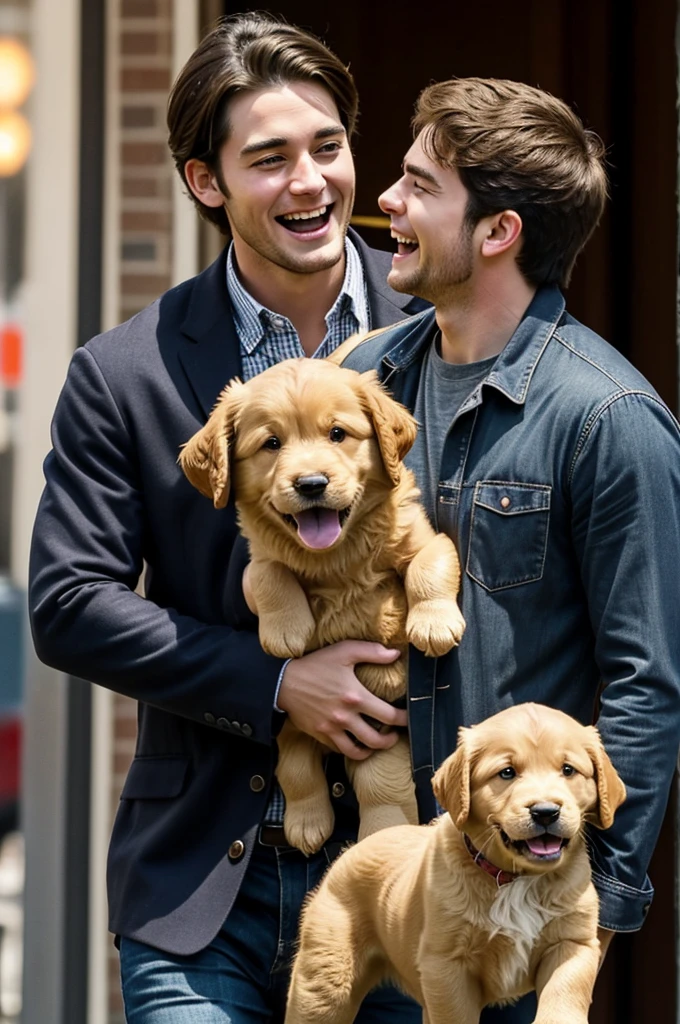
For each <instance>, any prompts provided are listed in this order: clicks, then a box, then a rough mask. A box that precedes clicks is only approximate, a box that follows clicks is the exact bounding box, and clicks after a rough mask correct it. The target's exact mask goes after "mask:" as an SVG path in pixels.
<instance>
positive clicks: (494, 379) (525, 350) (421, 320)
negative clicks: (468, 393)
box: [385, 286, 565, 405]
mask: <svg viewBox="0 0 680 1024" xmlns="http://www.w3.org/2000/svg"><path fill="white" fill-rule="evenodd" d="M564 310H565V301H564V296H563V295H562V293H561V292H560V290H559V288H557V287H556V286H550V287H545V288H539V290H538V291H537V292H536V294H535V295H534V297H533V299H532V301H531V303H530V304H529V306H528V308H527V310H526V312H525V314H524V316H523V317H522V320H521V321H520V323H519V324H518V326H517V329H516V330H515V333H514V334H513V335H512V337H511V338H510V341H509V342H508V343H507V345H506V346H505V348H504V349H503V350H502V352H501V353H500V355H499V356H498V359H497V360H496V362H495V363H494V365H493V369H492V370H491V372H490V373H489V375H488V376H487V377H485V378H484V384H485V385H487V384H488V385H491V386H492V387H495V388H496V389H497V390H498V391H502V392H503V394H505V395H507V397H508V398H510V399H511V400H512V401H513V402H516V403H517V404H518V405H523V404H524V402H525V401H526V396H527V391H528V389H529V384H530V382H531V378H532V376H533V372H534V370H535V369H536V365H537V363H538V360H539V359H540V357H541V355H542V354H543V350H544V349H545V346H546V345H547V344H548V342H549V341H550V339H551V337H552V336H553V334H554V333H555V330H556V328H557V325H558V323H559V322H560V320H561V319H562V316H563V315H564ZM436 329H437V323H436V320H435V311H434V310H433V309H427V310H425V311H424V312H423V313H419V314H418V315H417V316H414V317H410V318H409V319H408V320H406V321H404V323H403V324H397V326H396V327H394V328H392V330H393V331H394V333H395V334H396V336H397V338H398V340H397V343H396V345H394V346H393V348H392V349H390V351H389V352H387V354H386V355H385V362H386V364H387V366H388V367H390V368H391V369H393V370H394V369H396V370H404V369H406V368H407V367H408V366H409V365H410V364H411V363H412V362H414V360H416V359H418V358H419V357H420V358H422V355H423V348H424V347H425V346H426V345H429V344H430V343H431V341H432V338H433V336H434V331H436Z"/></svg>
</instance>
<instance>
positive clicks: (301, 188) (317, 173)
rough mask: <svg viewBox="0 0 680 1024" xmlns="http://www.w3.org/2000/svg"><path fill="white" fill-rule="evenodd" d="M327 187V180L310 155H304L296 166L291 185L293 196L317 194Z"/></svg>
mask: <svg viewBox="0 0 680 1024" xmlns="http://www.w3.org/2000/svg"><path fill="white" fill-rule="evenodd" d="M325 186H326V179H325V178H324V176H323V174H322V173H321V169H320V168H319V165H318V164H317V163H316V161H315V160H314V159H313V157H312V156H311V154H310V153H303V154H302V156H301V157H300V159H299V160H298V161H297V163H296V164H295V168H294V171H293V176H292V179H291V182H290V185H289V188H290V191H291V192H292V193H293V195H306V194H307V193H311V194H316V193H317V192H321V191H322V189H323V188H325Z"/></svg>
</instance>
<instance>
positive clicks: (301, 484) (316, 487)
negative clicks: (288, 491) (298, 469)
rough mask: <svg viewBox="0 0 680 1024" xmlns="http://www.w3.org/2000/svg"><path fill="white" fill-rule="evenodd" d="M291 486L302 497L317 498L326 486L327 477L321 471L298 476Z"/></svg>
mask: <svg viewBox="0 0 680 1024" xmlns="http://www.w3.org/2000/svg"><path fill="white" fill-rule="evenodd" d="M293 487H294V488H295V490H296V491H297V492H298V494H301V495H302V497H303V498H319V497H321V495H322V494H323V492H324V491H325V490H326V488H327V487H328V477H327V476H324V474H323V473H313V474H312V475H311V476H299V477H298V478H297V480H294V481H293Z"/></svg>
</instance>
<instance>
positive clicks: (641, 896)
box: [593, 871, 654, 932]
mask: <svg viewBox="0 0 680 1024" xmlns="http://www.w3.org/2000/svg"><path fill="white" fill-rule="evenodd" d="M593 884H594V886H595V888H596V889H597V895H598V896H599V898H600V927H601V928H608V929H609V930H610V931H614V932H636V931H638V930H639V929H640V928H642V925H643V924H644V920H645V917H646V916H647V912H648V910H649V908H650V907H651V905H652V900H653V899H654V888H653V886H652V884H651V882H650V881H649V878H647V877H646V876H645V888H644V889H633V888H632V887H631V886H630V885H624V883H623V882H619V881H618V879H616V878H612V877H611V875H601V874H600V873H599V872H598V871H593Z"/></svg>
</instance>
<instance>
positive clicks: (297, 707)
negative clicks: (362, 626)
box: [277, 640, 407, 761]
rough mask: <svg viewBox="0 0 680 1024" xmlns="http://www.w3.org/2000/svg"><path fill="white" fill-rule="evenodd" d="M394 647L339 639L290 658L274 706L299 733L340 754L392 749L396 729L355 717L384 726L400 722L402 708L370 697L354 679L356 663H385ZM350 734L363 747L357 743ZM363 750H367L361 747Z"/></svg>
mask: <svg viewBox="0 0 680 1024" xmlns="http://www.w3.org/2000/svg"><path fill="white" fill-rule="evenodd" d="M398 657H399V651H394V650H388V649H387V648H386V647H383V646H382V645H381V644H373V643H368V642H366V641H364V640H343V641H341V642H340V643H337V644H331V646H329V647H322V648H321V650H318V651H313V652H312V653H311V654H306V655H305V656H304V657H303V658H298V659H296V660H294V661H291V662H290V664H289V665H287V666H286V669H285V671H284V674H283V680H282V682H281V689H280V690H279V696H278V700H277V703H278V706H279V707H280V708H281V710H282V711H285V712H287V714H288V716H289V718H290V720H291V722H292V723H293V725H295V726H296V727H297V728H298V729H301V730H302V732H306V733H307V734H308V735H309V736H313V737H314V739H316V740H318V741H319V742H320V743H323V744H325V745H326V746H327V747H330V748H331V749H332V750H336V751H337V752H338V753H340V754H345V755H346V756H347V757H351V758H353V759H354V760H355V761H363V760H365V759H366V758H367V757H369V756H370V754H371V753H372V752H373V751H374V750H384V749H387V748H389V747H392V746H393V745H394V744H395V743H396V742H397V739H398V733H396V732H393V731H390V732H378V731H377V730H376V729H374V728H373V726H371V725H369V724H368V722H366V721H365V720H364V719H363V718H362V717H361V716H362V715H368V716H369V717H370V718H375V719H377V720H378V721H379V722H382V723H384V724H385V725H387V726H391V727H394V726H405V725H406V723H407V718H406V712H405V711H402V710H399V709H398V708H394V707H392V705H391V704H388V703H387V702H386V701H384V700H380V698H379V697H375V696H374V695H373V694H372V693H370V691H369V690H367V689H366V687H365V686H362V684H361V683H360V682H359V680H358V679H357V677H356V675H355V674H354V666H355V665H356V664H358V663H359V662H371V663H373V664H375V665H388V664H390V663H391V662H393V661H396V660H397V658H398ZM348 733H351V734H352V736H356V738H357V740H359V742H360V743H362V744H363V746H361V747H360V746H357V744H356V743H355V742H354V741H353V740H352V738H351V736H348V735H347V734H348ZM365 748H368V749H365Z"/></svg>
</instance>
